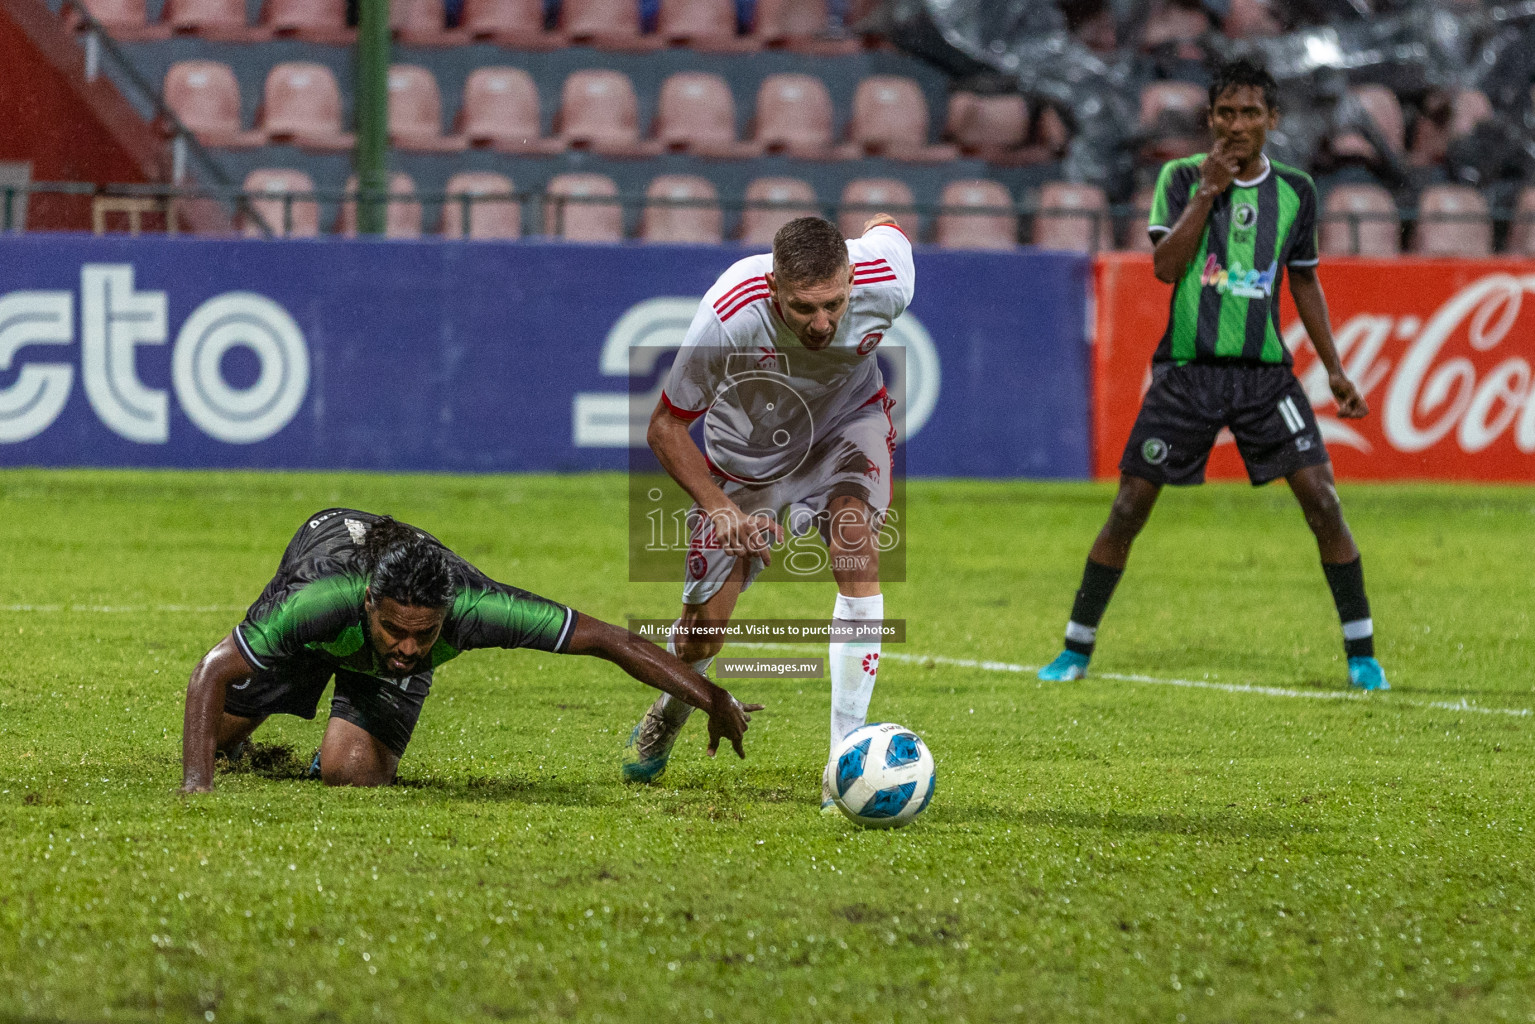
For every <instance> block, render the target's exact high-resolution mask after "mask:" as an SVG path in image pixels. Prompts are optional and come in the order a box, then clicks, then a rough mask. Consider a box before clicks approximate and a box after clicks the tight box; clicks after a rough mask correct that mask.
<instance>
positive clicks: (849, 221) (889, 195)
mask: <svg viewBox="0 0 1535 1024" xmlns="http://www.w3.org/2000/svg"><path fill="white" fill-rule="evenodd" d="M839 205H840V211H839V212H838V215H837V226H838V227H839V228H841V229H842V233H843V234H844V235H846V236H847V237H848V238H857V237H859V236H860V235H862V234H863V226H864V223H865V222H866V221H867V220H868V219H869V218H870V217H872V216H874V215H875V214H877V213H888V214H890V216H892V217H894V218H895V221H896V223H897V224H899V225H901V230H902V231H904V232H906V237H908V238H910V239H911V240H912V241H913V242H915V241H916V240H917V230H918V228H920V227H921V224H920V222H919V221H918V220H917V200H916V198H915V197H914V196H913V195H912V194H911V186H910V185H908V184H906V182H904V181H901V180H900V179H899V178H855V179H853V180H852V181H850V182H848V183H847V186H846V187H845V188H844V189H843V190H842V202H841V203H840V204H839Z"/></svg>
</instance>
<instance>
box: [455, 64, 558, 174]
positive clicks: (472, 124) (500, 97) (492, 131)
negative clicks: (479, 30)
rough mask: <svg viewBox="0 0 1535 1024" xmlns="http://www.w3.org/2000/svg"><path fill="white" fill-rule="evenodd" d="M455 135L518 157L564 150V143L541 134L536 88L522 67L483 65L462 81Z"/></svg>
mask: <svg viewBox="0 0 1535 1024" xmlns="http://www.w3.org/2000/svg"><path fill="white" fill-rule="evenodd" d="M457 134H458V136H459V137H460V138H461V139H463V140H464V143H465V144H466V145H468V146H473V147H479V148H487V149H495V150H498V151H500V152H502V153H509V154H513V155H520V156H537V155H549V154H554V153H559V152H563V151H564V149H565V145H564V143H562V142H561V141H559V140H558V139H547V138H544V137H543V136H542V135H541V134H540V125H539V119H538V87H537V86H535V85H534V84H533V78H532V76H531V75H529V74H528V73H527V72H526V71H524V70H522V69H521V68H512V67H486V68H476V69H475V70H474V71H472V72H470V74H469V78H468V79H467V80H466V81H465V82H464V95H463V104H462V106H460V107H459V112H458V124H457Z"/></svg>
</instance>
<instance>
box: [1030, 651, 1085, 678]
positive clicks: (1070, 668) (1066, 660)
mask: <svg viewBox="0 0 1535 1024" xmlns="http://www.w3.org/2000/svg"><path fill="white" fill-rule="evenodd" d="M1085 675H1087V655H1085V654H1078V653H1077V652H1076V651H1062V652H1061V653H1060V654H1057V655H1056V656H1055V660H1054V661H1052V662H1051V663H1050V664H1048V665H1046V666H1045V667H1044V668H1042V669H1040V670H1039V678H1041V679H1043V680H1045V681H1046V682H1048V683H1069V682H1071V681H1072V680H1073V679H1081V678H1082V677H1083V676H1085Z"/></svg>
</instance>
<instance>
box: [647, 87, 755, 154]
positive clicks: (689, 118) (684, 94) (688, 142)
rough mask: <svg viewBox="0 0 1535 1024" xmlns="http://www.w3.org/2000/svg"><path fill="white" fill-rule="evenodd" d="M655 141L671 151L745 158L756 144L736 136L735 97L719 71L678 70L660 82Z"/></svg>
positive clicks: (751, 152) (752, 152) (753, 149)
mask: <svg viewBox="0 0 1535 1024" xmlns="http://www.w3.org/2000/svg"><path fill="white" fill-rule="evenodd" d="M654 135H655V142H656V143H657V144H658V145H659V146H660V147H661V148H662V149H664V150H666V151H667V152H671V153H691V154H693V155H694V156H703V157H734V158H745V157H750V156H755V155H757V154H758V153H760V152H761V151H762V147H761V146H760V145H756V144H751V143H744V142H741V141H740V140H739V139H737V138H736V108H735V100H734V98H732V96H731V95H730V86H728V85H726V84H725V79H723V78H722V77H720V76H719V75H715V74H709V73H707V72H701V71H682V72H678V73H677V74H674V75H672V76H670V77H669V78H667V79H666V81H664V82H662V83H661V96H660V100H659V102H658V103H657V106H656V124H655V132H654Z"/></svg>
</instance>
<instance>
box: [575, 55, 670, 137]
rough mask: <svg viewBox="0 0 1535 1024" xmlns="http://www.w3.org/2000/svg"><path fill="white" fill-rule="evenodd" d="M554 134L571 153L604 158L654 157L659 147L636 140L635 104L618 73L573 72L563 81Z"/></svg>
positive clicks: (637, 119) (626, 81)
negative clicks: (587, 151)
mask: <svg viewBox="0 0 1535 1024" xmlns="http://www.w3.org/2000/svg"><path fill="white" fill-rule="evenodd" d="M555 125H556V127H555V134H556V135H557V136H558V137H559V139H560V141H561V142H563V143H564V144H565V145H566V146H567V147H569V148H571V149H590V150H592V151H594V152H597V153H601V154H602V155H604V156H615V157H640V156H654V155H656V154H658V153H659V152H660V151H661V147H660V145H659V144H657V143H654V142H648V141H643V140H641V139H640V114H639V100H638V99H636V98H635V95H634V84H633V83H632V82H630V81H629V76H628V75H626V74H624V73H623V72H622V71H576V72H572V73H571V75H570V77H569V78H566V79H565V88H564V90H563V91H562V92H561V94H560V111H559V114H558V115H557V117H556V121H555Z"/></svg>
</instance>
